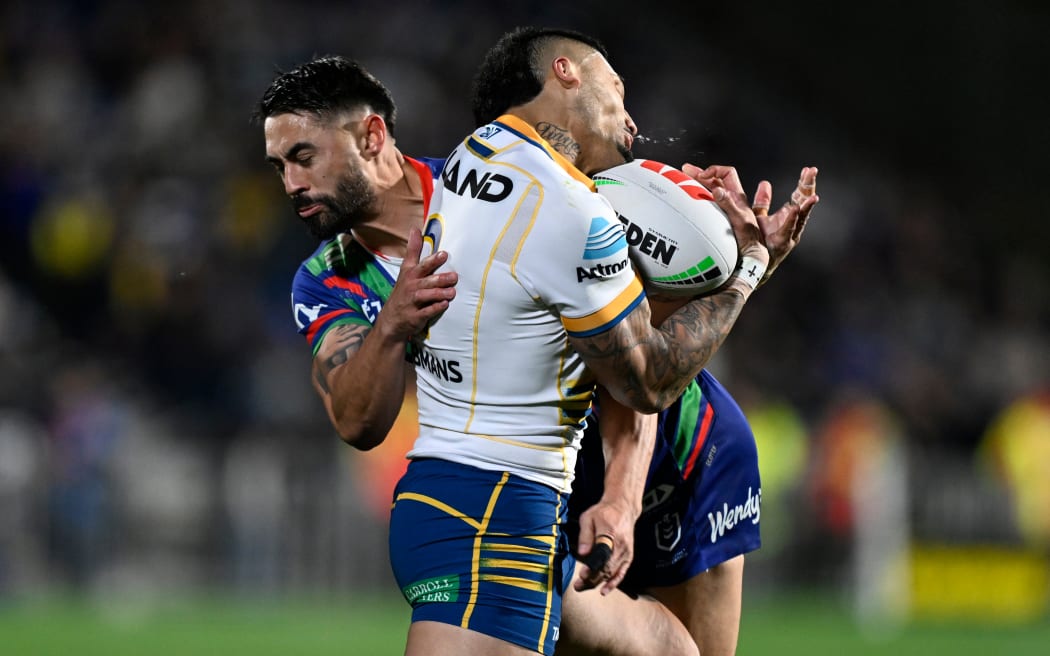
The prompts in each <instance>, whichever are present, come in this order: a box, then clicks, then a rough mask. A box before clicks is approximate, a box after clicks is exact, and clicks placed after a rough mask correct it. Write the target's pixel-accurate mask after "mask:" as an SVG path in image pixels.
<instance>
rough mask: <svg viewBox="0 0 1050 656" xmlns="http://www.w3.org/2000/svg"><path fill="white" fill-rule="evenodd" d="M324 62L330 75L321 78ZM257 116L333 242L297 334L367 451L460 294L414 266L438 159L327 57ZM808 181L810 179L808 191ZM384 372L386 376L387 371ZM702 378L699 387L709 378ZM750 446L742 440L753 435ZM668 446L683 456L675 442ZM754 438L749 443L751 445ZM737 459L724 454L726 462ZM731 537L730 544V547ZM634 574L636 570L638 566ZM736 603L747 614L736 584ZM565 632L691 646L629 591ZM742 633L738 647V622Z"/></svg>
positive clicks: (623, 646) (574, 611)
mask: <svg viewBox="0 0 1050 656" xmlns="http://www.w3.org/2000/svg"><path fill="white" fill-rule="evenodd" d="M326 70H327V72H328V73H329V77H328V78H326V77H325V75H323V74H322V73H323V72H325V71H326ZM340 78H342V80H341V81H340ZM341 103H342V104H341ZM343 112H346V113H345V114H343ZM341 114H343V115H341ZM258 118H260V119H266V125H265V128H266V136H267V158H268V159H269V160H270V161H271V162H272V163H273V164H274V166H275V167H276V168H277V170H278V172H279V173H280V174H281V177H282V179H283V180H284V182H285V189H286V192H287V193H289V195H290V196H291V197H292V199H293V203H295V205H296V208H297V210H298V211H299V213H300V215H301V216H302V217H303V219H304V221H306V222H307V224H308V225H309V226H310V228H311V230H312V231H313V232H314V233H315V234H317V236H319V237H321V238H323V239H325V240H326V241H325V242H324V243H323V244H322V246H321V247H320V248H319V249H318V251H317V252H316V253H315V254H314V256H312V257H311V258H310V259H308V260H307V261H306V262H304V265H303V267H302V268H301V269H300V271H299V273H298V274H297V276H296V282H295V285H294V288H295V289H294V292H293V295H294V298H293V303H294V306H295V313H296V319H297V321H298V322H299V325H300V331H301V332H302V333H303V334H304V335H306V337H307V339H308V340H309V343H310V345H311V347H312V348H313V351H314V354H315V358H314V384H315V387H316V388H317V390H318V392H319V393H320V394H321V396H322V398H323V399H324V400H325V406H326V408H327V409H328V412H329V415H330V417H331V419H332V422H333V424H334V425H335V426H336V427H337V429H338V431H339V433H340V435H341V436H343V438H344V439H345V440H346V441H347V442H348V443H351V444H353V445H355V446H358V447H359V448H371V447H372V446H375V445H376V444H378V443H379V442H381V441H382V438H383V436H384V435H385V433H386V430H387V429H388V428H389V426H390V424H391V423H392V422H393V418H394V417H395V416H396V414H397V410H398V408H399V407H400V403H401V398H402V394H403V390H404V384H405V379H404V373H403V368H402V367H401V366H400V363H401V362H402V361H403V360H404V357H405V348H406V345H407V344H408V341H409V338H410V337H411V336H412V335H414V334H415V333H416V332H418V330H419V329H420V328H421V327H422V326H423V325H424V324H425V323H426V322H427V321H428V320H430V319H431V318H432V317H433V316H436V315H437V314H439V313H440V312H441V311H443V309H444V307H446V305H447V303H448V301H449V300H451V299H452V297H453V296H454V290H453V287H452V286H453V285H454V283H455V274H451V273H442V274H435V273H434V270H435V269H436V267H437V266H439V265H440V264H441V262H443V261H444V257H445V256H444V254H442V253H438V254H436V255H431V256H429V257H427V258H424V259H423V261H422V262H421V263H418V264H417V262H416V256H415V252H417V251H418V242H417V241H415V240H416V235H415V234H414V232H413V231H412V229H411V228H412V227H413V226H418V225H419V221H420V219H421V217H422V216H423V214H424V212H425V209H424V208H425V206H426V203H427V200H428V198H429V192H430V189H431V184H432V181H431V180H430V179H429V178H430V177H431V175H432V174H433V173H434V172H436V170H437V167H438V166H439V163H438V164H435V163H434V162H432V161H426V160H412V159H411V158H407V157H404V156H403V155H401V154H400V153H399V152H398V151H397V149H396V148H395V147H394V145H393V138H392V134H391V133H392V129H393V122H394V108H393V103H392V101H390V100H389V95H388V94H386V93H385V90H383V89H382V87H381V85H378V82H376V81H374V79H372V78H371V77H370V76H368V75H367V74H366V73H364V72H363V71H361V70H360V69H359V68H358V67H356V66H354V65H352V64H351V63H349V62H345V61H343V60H339V59H338V58H330V59H324V60H319V61H318V62H314V63H312V64H310V65H307V66H305V67H302V68H301V69H298V70H297V71H293V72H291V73H288V74H285V75H283V76H280V77H278V78H277V79H276V80H275V81H274V85H273V86H271V89H270V91H268V93H267V97H264V100H263V102H262V103H261V104H260V111H259V114H258ZM322 118H327V119H334V118H340V119H346V120H340V121H338V122H336V121H327V120H320V119H322ZM708 171H709V172H710V175H711V176H721V177H725V178H727V182H728V184H730V185H733V184H736V185H737V186H738V181H735V182H734V181H733V180H729V179H728V178H729V177H730V174H732V172H731V171H730V170H728V169H717V168H712V169H709V170H708ZM809 184H810V185H811V184H812V181H811V182H810V183H809ZM804 186H806V185H804V184H802V183H800V188H802V187H804ZM770 193H771V192H770V191H769V190H768V189H762V188H760V192H759V196H758V197H757V198H756V205H761V204H762V203H763V202H764V203H765V205H766V206H768V197H769V195H770ZM796 193H798V192H796ZM763 199H764V200H763ZM806 211H807V212H808V207H807V209H806ZM778 214H782V213H778ZM773 236H774V238H775V234H774V235H773ZM406 244H407V250H406ZM791 246H793V244H791ZM787 250H790V247H788V248H787V249H786V250H783V249H782V251H781V252H782V254H783V255H786V252H787ZM402 255H403V256H404V257H405V260H404V263H403V265H402V269H401V277H400V278H399V279H398V278H397V273H396V271H397V268H398V265H399V264H402V263H401V262H399V261H398V260H399V256H402ZM775 258H777V261H778V260H779V258H782V255H781V254H780V253H777V254H776V255H775ZM395 279H397V280H398V282H397V284H396V285H394V284H393V282H394V280H395ZM380 307H383V308H384V309H385V311H384V312H383V313H382V314H379V313H378V309H379V308H380ZM656 307H657V306H655V305H654V312H656V311H657V309H656ZM380 317H383V319H380ZM388 320H389V325H388V324H387V323H386V322H387V321H388ZM373 327H374V328H375V330H372V328H373ZM351 362H352V366H349V365H350V364H351ZM361 372H367V374H362V373H361ZM380 372H383V373H384V374H385V373H386V372H390V375H379V373H380ZM698 381H699V382H700V384H701V386H703V385H704V384H705V383H704V381H702V380H699V379H698ZM712 381H713V379H712ZM714 384H715V385H717V383H714ZM707 385H708V387H707V388H705V389H704V392H703V393H702V394H699V395H697V394H692V395H691V396H690V398H693V399H694V401H696V400H699V401H700V402H707V401H708V400H710V403H711V404H713V405H726V406H727V407H728V406H729V405H730V404H732V401H731V399H728V396H726V397H725V398H726V399H727V401H726V402H725V403H724V404H722V403H720V402H718V401H717V400H716V399H715V397H714V396H713V395H712V393H711V392H710V390H709V388H710V383H708V384H707ZM687 396H689V395H687ZM691 403H692V402H685V401H683V402H680V403H678V404H676V405H675V406H674V407H672V409H671V410H673V411H675V412H676V413H677V414H676V415H675V417H674V419H673V420H672V419H670V418H669V417H670V416H671V415H670V414H665V415H662V416H661V423H662V425H663V426H664V433H667V432H668V431H669V430H670V429H669V428H668V427H669V426H671V425H672V423H673V424H674V426H676V427H677V429H678V431H677V432H678V433H681V432H682V431H683V430H684V429H683V428H682V425H683V422H682V420H681V417H683V416H684V417H688V416H690V410H688V409H686V410H684V411H683V410H681V409H680V408H679V406H681V407H682V408H691V407H692V405H691ZM732 407H735V405H733V406H732ZM724 417H728V418H729V419H726V418H724ZM718 418H719V421H720V422H721V425H722V426H723V431H724V430H725V429H726V428H728V426H726V422H727V421H730V420H731V412H730V411H729V410H727V411H726V412H724V413H723V412H721V411H719V412H718ZM593 423H594V422H591V424H592V425H593ZM714 425H715V428H714V429H710V422H709V424H708V430H710V431H711V437H709V438H708V439H707V440H694V441H696V442H697V444H696V448H697V449H700V450H703V451H704V454H703V455H704V458H708V457H710V456H709V454H710V452H712V451H713V446H714V445H715V444H716V443H718V439H717V438H716V436H717V434H718V429H717V426H718V425H719V422H715V424H714ZM740 425H741V426H742V432H741V435H743V436H745V437H746V438H750V432H749V431H747V427H746V424H745V423H743V422H742V418H741V421H740ZM650 430H651V428H650ZM701 437H702V436H701ZM742 441H743V442H744V444H745V446H746V443H747V440H746V439H744V440H742ZM590 442H595V443H596V442H597V439H595V438H590ZM667 444H668V445H671V447H672V453H673V444H674V441H673V440H671V441H669V442H667ZM751 444H752V449H753V440H752V442H751ZM660 448H661V447H659V446H658V449H657V451H658V453H659V452H660ZM599 451H600V449H599ZM697 453H698V452H697ZM723 453H726V451H725V450H723ZM729 457H730V456H729V455H725V456H722V461H728V458H729ZM696 458H697V455H696V453H691V455H689V456H686V457H685V460H684V461H683V460H682V457H681V454H679V459H678V460H677V461H676V462H679V464H681V463H682V462H684V463H685V464H686V467H687V468H686V469H681V468H680V471H679V473H680V474H683V476H682V477H681V483H682V484H683V485H690V484H691V483H692V481H693V480H694V477H692V476H691V475H690V474H691V472H692V471H693V470H694V469H696V471H699V469H700V468H702V466H701V465H699V464H698V463H697V461H696ZM659 462H663V463H664V464H665V465H666V464H667V461H666V460H660V459H659V458H658V459H656V460H654V465H653V468H654V471H656V470H658V466H657V465H658V463H659ZM582 464H583V463H581V465H582ZM708 466H710V463H708ZM699 478H700V477H699V476H696V477H695V479H699ZM601 479H602V476H601V475H600V474H599V475H598V476H594V472H593V468H592V471H591V472H590V475H588V476H587V477H586V479H585V480H587V481H589V483H588V485H590V486H591V487H590V488H588V489H587V490H584V492H593V491H594V490H595V489H597V490H598V493H597V497H595V498H594V500H597V498H600V496H601V493H600V486H601V483H602V481H601ZM709 479H710V477H709V476H707V477H705V478H704V480H705V481H707V480H709ZM654 480H655V479H654ZM664 489H666V481H664V482H663V483H654V489H651V490H650V491H649V493H648V494H647V496H646V499H647V500H651V501H657V502H659V501H661V500H662V499H659V498H657V496H654V494H657V493H660V492H661V491H662V490H664ZM755 494H756V495H757V490H756V492H755ZM582 496H583V495H581V498H582ZM658 496H659V494H658ZM655 505H656V506H657V507H660V506H661V504H659V503H657V504H655ZM648 510H649V509H648V508H647V509H646V511H648ZM756 510H757V506H756ZM644 516H645V513H644V512H643V518H644ZM686 521H688V519H687V520H686ZM665 523H666V522H665ZM738 525H739V524H738ZM649 537H650V536H647V535H643V534H642V532H641V529H640V533H639V540H640V547H639V548H640V552H641V553H648V552H647V551H646V549H648V548H650V547H646V546H645V545H644V544H643V542H644V541H645V540H647V539H649ZM727 542H729V540H728V539H726V540H724V541H723V544H725V543H727ZM662 544H667V542H666V541H665V542H663V543H662ZM745 544H748V543H746V542H745ZM731 548H732V547H730V549H731ZM692 558H693V559H694V560H695V559H696V558H697V557H695V556H693V557H692ZM705 558H706V557H705ZM681 560H682V558H681V557H679V558H678V561H679V562H680V561H681ZM697 562H706V561H705V560H704V559H700V560H699V561H697ZM642 564H643V563H639V564H638V565H637V566H636V569H637V568H638V566H641V565H642ZM693 566H694V567H695V565H693ZM632 578H634V579H639V577H638V576H634V575H632ZM731 580H732V579H731ZM666 581H667V577H666V575H665V576H664V578H662V579H659V578H657V579H653V580H649V581H647V580H646V578H645V575H642V576H641V577H640V579H639V580H638V581H637V587H641V588H644V587H647V586H649V585H654V584H656V585H661V584H666ZM661 582H663V583H661ZM738 584H739V580H738V579H737V585H738ZM690 586H691V587H692V584H690ZM637 587H636V588H635V589H637ZM707 590H710V588H707ZM730 592H731V591H730ZM720 594H724V593H720ZM729 596H730V598H732V597H733V596H734V595H732V594H730V595H729ZM735 598H736V600H737V601H736V605H737V617H738V615H739V594H738V593H737V594H736V595H735ZM673 601H674V600H673V598H672V603H673ZM685 601H687V602H689V603H690V604H691V603H692V602H693V601H697V600H696V599H694V598H693V597H692V596H690V597H688V598H685ZM699 601H701V602H706V601H709V600H704V599H701V600H699ZM585 602H586V603H585ZM689 608H690V606H688V605H687V606H685V607H684V610H685V612H682V613H680V614H681V615H682V616H683V619H685V620H687V621H690V622H693V620H694V617H692V615H690V613H689ZM693 615H695V613H693ZM716 619H723V618H716ZM729 619H732V618H729ZM576 624H579V625H580V626H579V627H577V626H576ZM563 628H564V631H565V633H564V635H563V642H562V643H560V647H559V652H558V653H562V652H564V651H568V650H570V649H574V648H577V649H581V650H582V652H583V653H588V651H589V650H591V649H595V648H599V647H601V648H610V649H612V652H611V653H623V654H630V653H638V654H641V653H668V654H673V653H690V652H689V651H688V648H687V647H686V646H684V645H683V644H682V643H683V638H682V635H683V632H682V630H681V627H680V626H677V625H676V623H673V622H667V621H666V611H665V610H663V609H662V608H661V607H659V605H658V604H654V603H652V602H651V601H637V602H635V601H629V600H627V599H626V598H625V597H624V596H623V595H622V594H620V593H613V594H611V595H609V596H608V597H599V596H597V595H593V594H592V595H589V596H588V595H583V594H582V593H575V594H572V593H570V594H569V595H568V596H567V598H566V601H565V619H564V622H563ZM733 639H734V642H735V631H734V632H733ZM572 641H575V642H576V643H582V644H573V642H572ZM694 649H695V648H694ZM603 653H604V652H603ZM705 653H708V652H707V651H705Z"/></svg>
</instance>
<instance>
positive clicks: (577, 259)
mask: <svg viewBox="0 0 1050 656" xmlns="http://www.w3.org/2000/svg"><path fill="white" fill-rule="evenodd" d="M593 188H594V187H593V183H592V181H591V180H590V178H588V177H587V176H586V175H584V174H583V173H582V172H580V171H579V170H578V169H577V168H576V167H574V166H573V165H572V164H571V163H570V162H569V161H568V160H566V159H565V158H564V157H562V156H561V155H560V154H559V153H558V152H556V151H555V150H554V149H553V148H551V146H550V145H549V144H548V143H547V142H546V141H544V140H543V139H542V138H541V137H540V136H539V135H538V134H537V133H536V131H535V130H534V129H533V128H532V127H531V126H529V125H528V124H526V123H525V122H524V121H522V120H520V119H518V118H516V117H513V116H502V117H500V118H499V119H498V120H497V121H495V122H493V123H490V124H489V125H486V126H483V127H481V128H479V129H478V130H477V131H475V132H474V133H473V134H472V135H471V136H469V137H468V138H467V139H466V140H465V141H464V142H463V143H462V144H460V146H459V147H457V148H456V150H455V151H453V153H452V155H451V156H450V157H449V159H448V160H447V161H446V163H445V168H444V170H443V171H442V181H441V185H440V186H439V188H438V189H437V190H435V193H434V198H433V200H432V204H431V214H430V216H429V217H428V221H427V229H426V235H425V236H426V238H427V240H428V241H430V242H431V243H432V244H433V246H434V247H435V248H437V249H441V250H445V251H448V253H449V261H448V263H447V265H446V266H448V267H449V268H451V269H452V270H455V271H456V272H457V273H458V274H459V284H458V285H457V294H456V298H455V299H454V300H453V301H452V303H451V304H450V305H449V308H448V310H447V311H446V312H445V314H444V315H443V316H442V317H440V318H439V319H438V320H437V321H436V322H434V324H433V325H432V327H431V328H430V330H429V332H428V334H427V336H426V339H425V340H424V343H423V350H422V353H421V354H420V356H419V361H418V365H417V368H416V374H417V382H418V390H419V423H420V435H419V438H418V439H417V441H416V444H415V446H414V447H413V449H412V450H411V451H410V452H409V454H408V455H409V457H410V458H424V457H429V458H442V459H445V460H450V461H453V462H459V463H462V464H468V465H472V466H475V467H478V468H481V469H489V470H497V471H509V472H511V473H513V474H516V475H518V476H521V477H522V478H525V479H528V480H533V481H537V482H540V483H543V484H546V485H549V486H551V487H553V488H555V489H556V490H559V491H563V492H568V491H569V489H570V487H571V483H572V478H573V471H574V467H575V463H576V451H577V448H578V444H579V440H580V437H581V435H582V432H583V425H584V420H585V418H586V416H587V415H588V413H589V412H590V407H591V401H592V397H593V392H594V385H595V378H594V376H593V374H592V373H591V372H590V371H589V370H588V369H587V367H586V366H585V365H584V362H583V360H582V358H581V357H580V356H579V354H578V353H576V352H575V350H574V349H573V348H572V347H571V346H570V345H569V337H570V336H589V335H593V334H598V333H601V332H603V331H607V330H609V329H611V328H612V327H613V326H615V325H616V324H617V323H618V322H620V321H621V320H622V319H623V318H624V317H625V316H627V315H628V314H629V313H630V312H631V310H633V309H634V308H635V307H636V306H637V305H638V303H640V302H642V300H643V299H644V292H643V290H642V285H641V282H640V281H639V279H638V278H637V276H636V275H635V272H634V270H633V269H632V267H631V264H630V260H629V258H628V254H627V253H628V251H627V241H626V238H625V236H624V232H623V227H622V225H621V223H620V221H619V220H618V219H617V217H616V213H615V212H614V211H613V208H612V207H611V206H610V205H609V203H608V201H607V200H606V199H604V198H603V197H602V196H600V195H598V194H595V193H593Z"/></svg>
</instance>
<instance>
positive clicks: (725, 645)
mask: <svg viewBox="0 0 1050 656" xmlns="http://www.w3.org/2000/svg"><path fill="white" fill-rule="evenodd" d="M743 584H744V556H743V555H740V556H736V557H734V558H730V559H729V560H727V561H725V562H723V563H720V564H718V565H715V566H714V567H712V568H710V569H708V570H707V571H704V572H701V573H699V574H697V575H696V576H694V577H692V578H691V579H689V580H688V581H685V582H683V583H679V584H678V585H671V586H666V587H659V588H650V589H649V590H648V591H647V592H649V593H650V594H652V595H653V597H655V598H656V599H658V600H659V601H660V602H661V603H662V604H664V605H665V606H666V607H667V608H668V609H669V610H670V611H671V612H673V613H674V614H675V615H676V616H677V617H678V618H679V619H681V620H682V622H684V623H685V625H686V628H688V629H689V633H690V634H692V636H693V639H694V640H696V644H697V645H699V646H700V653H702V654H703V655H704V656H731V655H732V654H734V653H735V652H736V645H737V639H738V637H739V635H740V608H741V601H742V595H743Z"/></svg>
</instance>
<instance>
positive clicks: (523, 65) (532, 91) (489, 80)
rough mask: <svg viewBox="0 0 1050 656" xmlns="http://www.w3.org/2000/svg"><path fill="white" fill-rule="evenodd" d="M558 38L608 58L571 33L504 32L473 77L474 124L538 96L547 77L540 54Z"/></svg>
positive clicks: (597, 44)
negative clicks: (584, 46)
mask: <svg viewBox="0 0 1050 656" xmlns="http://www.w3.org/2000/svg"><path fill="white" fill-rule="evenodd" d="M558 39H569V40H571V41H578V42H580V43H582V44H584V45H587V46H590V47H591V48H594V49H595V50H597V51H598V52H600V53H601V55H602V56H603V57H606V58H608V53H607V52H606V50H605V47H604V46H603V45H602V44H601V43H600V42H599V41H598V40H597V39H594V38H592V37H589V36H587V35H585V34H581V33H579V32H575V31H573V30H563V29H556V28H540V27H518V28H515V29H514V30H511V31H510V32H507V33H506V34H504V35H503V36H502V37H501V38H500V40H499V41H498V42H497V43H496V45H494V46H492V48H491V49H490V50H489V51H488V53H486V54H485V59H484V61H482V62H481V67H480V68H478V72H477V74H476V75H475V76H474V85H473V89H472V93H471V105H472V107H473V110H474V121H475V123H476V124H477V125H484V124H486V123H489V122H491V121H494V120H495V119H497V118H499V116H500V115H501V114H503V113H504V112H506V111H507V110H508V109H510V108H511V107H515V106H517V105H521V104H524V103H527V102H528V101H530V100H532V99H533V98H535V97H536V96H537V95H539V93H540V91H542V90H543V80H544V79H545V77H546V75H547V70H546V65H547V63H546V62H544V61H540V54H541V53H542V52H543V51H544V50H545V49H546V47H547V46H548V45H550V44H551V42H553V41H555V40H558Z"/></svg>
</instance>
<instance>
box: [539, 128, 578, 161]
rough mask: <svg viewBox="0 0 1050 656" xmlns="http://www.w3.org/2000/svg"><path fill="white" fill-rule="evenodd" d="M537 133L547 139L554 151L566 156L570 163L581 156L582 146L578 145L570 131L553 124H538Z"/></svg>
mask: <svg viewBox="0 0 1050 656" xmlns="http://www.w3.org/2000/svg"><path fill="white" fill-rule="evenodd" d="M536 132H538V133H539V135H540V136H541V137H543V138H544V139H546V140H547V142H548V143H549V144H550V145H551V146H552V147H553V148H554V150H556V151H558V152H559V153H561V154H562V155H565V157H567V158H568V159H569V161H571V162H575V161H576V157H577V156H579V154H580V144H578V143H576V141H575V140H574V139H573V138H572V136H571V135H570V134H569V131H568V130H566V129H565V128H560V127H558V126H557V125H553V124H551V123H547V122H541V123H537V124H536Z"/></svg>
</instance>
